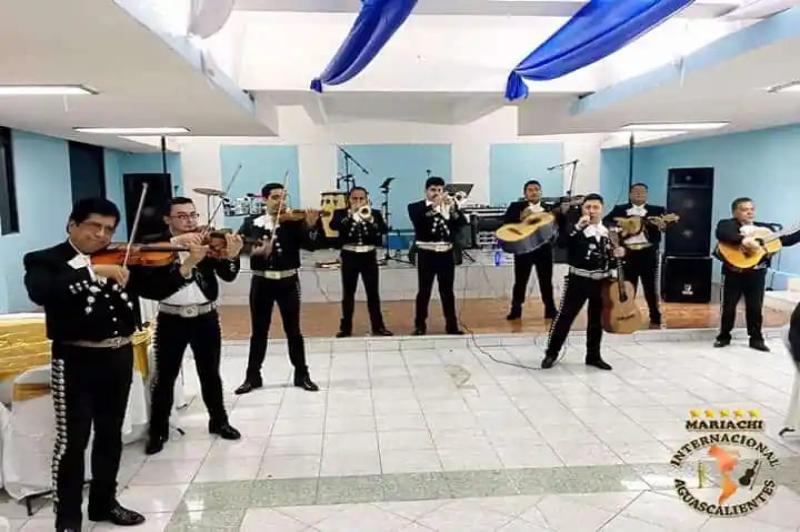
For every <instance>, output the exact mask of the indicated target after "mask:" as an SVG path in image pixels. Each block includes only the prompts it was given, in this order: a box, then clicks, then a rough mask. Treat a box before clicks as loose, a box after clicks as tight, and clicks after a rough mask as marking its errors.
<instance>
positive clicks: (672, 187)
mask: <svg viewBox="0 0 800 532" xmlns="http://www.w3.org/2000/svg"><path fill="white" fill-rule="evenodd" d="M713 201H714V169H713V168H672V169H670V171H669V181H668V188H667V212H671V213H675V214H677V215H678V216H680V217H681V219H680V221H679V222H678V223H677V224H675V226H673V227H671V228H670V229H669V230H668V231H667V232H666V236H665V239H664V250H665V252H666V255H667V256H672V257H705V256H708V254H709V252H710V251H711V215H712V207H713Z"/></svg>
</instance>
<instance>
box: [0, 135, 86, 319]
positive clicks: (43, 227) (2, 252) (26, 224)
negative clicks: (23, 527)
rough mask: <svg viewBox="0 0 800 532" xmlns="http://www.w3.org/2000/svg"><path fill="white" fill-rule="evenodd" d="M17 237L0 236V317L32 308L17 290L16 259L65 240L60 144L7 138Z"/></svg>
mask: <svg viewBox="0 0 800 532" xmlns="http://www.w3.org/2000/svg"><path fill="white" fill-rule="evenodd" d="M11 150H12V153H13V157H14V174H15V184H16V192H17V210H18V212H19V227H20V232H19V233H16V234H11V235H4V236H0V313H5V312H23V311H28V310H31V309H33V308H35V305H33V303H31V302H30V301H29V300H28V294H27V292H26V291H25V286H24V284H23V275H24V269H23V267H22V256H23V255H24V254H25V253H27V252H29V251H32V250H34V249H39V248H43V247H48V246H52V245H54V244H57V243H59V242H60V241H62V240H63V239H65V238H66V232H65V227H66V223H67V217H68V216H69V213H70V210H71V203H72V201H71V197H72V188H71V183H70V172H69V149H68V144H67V142H66V141H64V140H61V139H55V138H51V137H44V136H41V135H35V134H32V133H26V132H22V131H12V132H11Z"/></svg>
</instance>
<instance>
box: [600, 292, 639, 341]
mask: <svg viewBox="0 0 800 532" xmlns="http://www.w3.org/2000/svg"><path fill="white" fill-rule="evenodd" d="M602 293H603V313H602V315H601V321H602V324H603V330H604V331H606V332H609V333H615V334H633V333H635V332H636V331H638V330H639V329H640V328H641V326H642V312H641V310H639V306H638V305H637V304H636V297H635V295H634V290H633V285H632V284H631V283H630V282H629V281H623V282H622V283H621V284H620V281H619V280H618V279H611V280H608V281H606V282H604V283H603V292H602Z"/></svg>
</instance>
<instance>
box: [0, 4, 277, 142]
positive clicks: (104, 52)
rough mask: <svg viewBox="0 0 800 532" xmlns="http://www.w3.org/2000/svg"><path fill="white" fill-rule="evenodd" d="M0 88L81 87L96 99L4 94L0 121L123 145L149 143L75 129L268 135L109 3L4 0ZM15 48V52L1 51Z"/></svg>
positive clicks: (181, 59) (252, 116)
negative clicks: (176, 128)
mask: <svg viewBox="0 0 800 532" xmlns="http://www.w3.org/2000/svg"><path fill="white" fill-rule="evenodd" d="M0 49H2V50H5V51H6V52H7V53H2V54H0V84H34V83H43V84H85V85H88V86H91V87H93V88H95V89H97V90H98V91H99V92H100V94H99V95H97V96H73V97H68V98H66V99H65V98H62V97H59V96H56V97H52V96H50V97H2V98H0V125H4V126H8V127H13V128H19V129H24V130H28V131H33V132H37V133H42V134H46V135H52V136H57V137H62V138H67V139H71V140H78V141H82V142H87V143H92V144H98V145H103V146H109V147H115V148H119V149H124V150H129V151H152V150H153V148H152V147H151V146H147V145H143V144H140V143H138V142H134V141H131V140H127V139H124V138H121V137H117V136H113V135H92V134H77V133H74V132H73V131H72V128H73V127H76V126H106V127H114V126H116V127H121V126H128V127H134V126H185V127H188V128H189V129H191V132H192V134H193V135H248V136H251V135H252V136H254V135H272V134H274V133H273V132H272V131H271V130H270V129H269V128H267V127H266V126H265V125H264V123H262V122H261V121H259V120H258V119H257V118H256V116H255V114H254V112H253V108H254V107H255V106H251V107H250V108H247V107H246V106H242V105H241V104H240V102H237V101H235V100H234V99H233V98H231V97H230V96H229V95H228V94H226V93H225V92H223V91H222V90H220V89H219V88H218V87H217V86H216V85H215V84H214V83H212V82H210V81H209V80H208V79H206V78H205V77H204V75H203V74H202V73H201V71H199V70H198V69H196V68H194V67H193V66H192V64H190V63H189V62H188V61H186V60H185V59H184V57H183V56H181V55H179V54H178V53H177V52H176V51H174V50H173V49H172V48H170V47H169V46H168V45H167V44H166V43H165V42H164V41H163V40H161V39H160V38H158V37H157V36H156V35H154V34H153V33H152V32H150V31H149V30H148V29H147V28H145V27H144V26H143V25H141V24H140V23H139V22H137V21H136V20H134V19H133V18H132V17H130V16H129V15H128V14H127V13H126V12H124V11H123V10H121V9H120V8H118V7H117V6H116V5H115V4H113V3H112V2H111V1H110V0H105V1H98V0H69V1H52V0H50V1H48V0H24V1H9V2H3V7H2V16H0ZM12 50H13V53H8V52H10V51H12Z"/></svg>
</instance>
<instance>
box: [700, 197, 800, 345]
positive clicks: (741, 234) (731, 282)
mask: <svg viewBox="0 0 800 532" xmlns="http://www.w3.org/2000/svg"><path fill="white" fill-rule="evenodd" d="M731 212H732V213H733V218H729V219H726V220H720V221H719V223H718V224H717V233H716V235H717V240H718V241H719V242H723V243H728V244H735V245H740V246H742V247H743V248H747V249H753V250H756V249H759V248H761V246H762V245H763V243H762V242H759V240H758V239H757V238H756V237H755V236H754V233H755V231H756V230H757V228H758V227H769V226H768V225H766V224H763V223H760V222H756V221H754V220H755V216H756V208H755V205H753V200H751V199H750V198H736V199H735V200H733V203H732V204H731ZM780 240H781V244H782V245H784V246H793V245H794V244H796V243H798V242H800V231H795V232H794V233H791V234H788V235H786V236H782V237H780ZM769 266H770V257H769V255H765V256H764V258H763V260H761V262H760V263H758V264H757V265H756V266H755V267H754V268H749V269H742V268H737V267H736V266H733V265H732V264H728V263H727V262H724V261H723V264H722V316H721V320H720V329H719V334H718V335H717V339H716V341H715V342H714V347H726V346H728V345H730V343H731V330H732V329H733V325H734V322H735V321H736V306H737V305H738V304H739V299H741V298H742V295H744V305H745V318H746V321H747V334H748V335H749V336H750V347H751V348H752V349H755V350H756V351H769V347H767V344H766V343H765V342H764V336H763V334H762V333H761V323H762V308H761V307H762V305H763V304H764V284H765V280H766V276H767V269H768V268H769Z"/></svg>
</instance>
